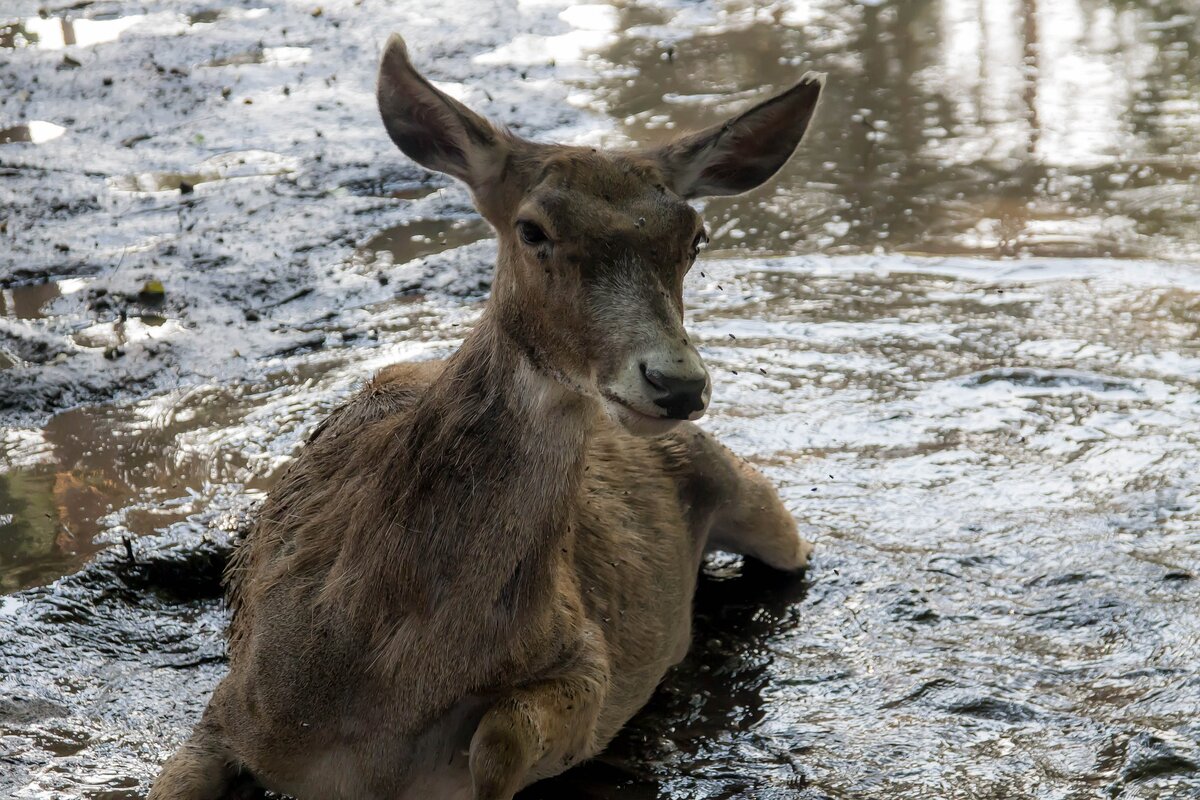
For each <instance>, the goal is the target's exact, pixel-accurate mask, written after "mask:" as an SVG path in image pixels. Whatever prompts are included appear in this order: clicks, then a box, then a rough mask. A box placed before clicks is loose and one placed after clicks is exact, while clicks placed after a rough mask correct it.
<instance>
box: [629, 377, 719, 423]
mask: <svg viewBox="0 0 1200 800" xmlns="http://www.w3.org/2000/svg"><path fill="white" fill-rule="evenodd" d="M641 368H642V377H644V378H645V379H646V383H648V384H650V385H651V386H653V387H654V388H655V389H657V390H658V391H660V392H662V393H663V396H662V397H658V398H655V400H654V404H655V405H656V406H658V407H659V408H661V409H662V410H664V411H666V412H667V414H666V415H667V416H668V417H671V418H672V419H687V418H688V417H690V416H691V415H692V412H693V411H700V410H701V409H703V408H704V388H705V387H706V386H707V385H708V379H707V378H705V377H704V376H701V377H699V378H696V377H692V376H682V377H681V376H677V375H668V374H666V373H665V372H661V371H660V370H656V369H648V368H647V367H646V365H645V364H642V365H641Z"/></svg>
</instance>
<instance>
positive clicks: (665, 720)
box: [0, 0, 1200, 800]
mask: <svg viewBox="0 0 1200 800" xmlns="http://www.w3.org/2000/svg"><path fill="white" fill-rule="evenodd" d="M391 30H398V31H401V32H403V33H404V34H405V35H406V36H407V37H408V39H409V42H410V45H411V47H412V49H413V51H414V57H415V59H416V61H417V62H418V64H420V65H422V66H423V67H424V68H426V69H427V70H428V72H429V73H430V74H431V75H432V76H433V77H434V78H435V79H437V80H438V81H439V82H440V83H441V85H443V86H444V87H447V88H448V89H449V90H450V91H452V92H454V93H456V94H458V95H459V96H461V97H462V98H463V99H464V100H466V101H467V102H469V103H470V104H472V105H473V106H475V107H476V108H478V109H480V110H481V111H483V112H484V113H487V114H488V115H490V116H492V117H493V118H495V119H497V120H500V121H503V122H506V123H508V124H509V125H510V126H512V127H513V128H514V129H515V130H517V131H518V132H519V133H522V134H525V135H530V136H538V137H545V138H557V139H563V140H570V141H592V142H603V143H615V144H619V143H622V142H627V141H630V140H632V141H650V140H658V139H661V138H663V137H666V136H669V135H670V134H671V132H672V129H673V128H686V127H690V126H696V125H700V124H704V123H706V122H707V121H710V120H713V119H716V118H718V117H719V116H720V115H722V114H724V113H728V112H732V111H733V110H736V109H738V108H740V107H742V106H744V104H746V103H747V102H749V101H750V99H751V98H753V97H758V96H760V90H764V89H765V90H769V89H772V88H782V87H784V86H786V85H787V84H788V83H789V82H791V81H792V80H794V79H795V78H796V77H798V75H799V74H800V73H801V72H803V71H804V70H805V69H809V68H815V69H821V70H824V71H827V72H828V73H829V75H830V81H829V85H828V90H827V97H826V99H825V101H824V103H823V107H822V112H821V117H820V119H819V122H818V124H817V126H816V127H815V128H814V130H813V131H812V133H811V136H810V139H809V141H808V142H807V144H806V145H805V149H804V152H803V153H802V154H801V156H800V157H799V158H797V159H796V160H795V161H794V162H793V163H792V164H791V165H789V167H788V168H787V169H786V171H785V173H784V174H783V175H781V177H780V178H779V179H778V180H777V181H776V182H775V183H774V184H772V186H770V187H768V188H767V189H765V190H762V191H759V192H757V193H755V194H753V195H751V196H748V197H745V198H735V199H731V200H722V201H714V202H711V203H710V204H709V205H708V207H707V209H706V216H707V218H708V220H709V228H710V230H711V231H712V233H713V247H712V249H711V251H710V253H709V255H708V257H707V259H706V260H704V261H702V262H701V263H700V264H699V265H698V267H697V268H696V270H695V271H694V272H693V274H692V276H691V278H690V283H689V287H690V288H689V291H688V297H687V300H688V304H689V308H690V310H691V311H690V313H691V327H692V329H693V331H694V333H695V337H696V338H697V339H698V340H699V341H700V342H701V343H702V345H703V347H702V350H703V353H704V355H705V358H706V359H707V361H708V363H709V365H710V367H711V368H712V370H713V375H714V380H715V385H716V388H715V392H714V403H713V407H712V411H711V414H710V417H709V418H708V420H707V422H706V423H705V424H706V426H707V427H708V428H709V429H710V430H712V431H714V432H716V433H717V434H719V435H720V436H721V437H722V438H723V439H724V440H725V441H726V442H727V443H728V444H729V445H730V446H731V447H733V448H734V449H735V450H737V451H738V452H740V453H742V454H744V455H746V456H748V457H750V458H752V459H753V460H754V461H755V462H757V463H758V464H760V465H761V466H762V467H763V469H764V470H766V471H767V472H768V473H769V474H770V475H771V476H772V477H773V478H774V479H775V480H776V481H777V482H778V484H779V485H780V486H781V488H782V492H783V495H784V497H785V499H786V501H787V503H788V505H789V506H790V508H791V509H792V510H793V511H794V512H795V514H796V516H797V518H798V519H799V520H800V522H801V525H802V527H803V529H804V530H805V531H806V533H807V534H808V535H809V536H810V538H813V539H815V540H816V541H817V544H818V549H817V555H816V559H815V561H814V563H813V566H812V569H811V570H810V571H809V573H808V575H807V576H805V577H804V578H801V579H795V578H787V577H782V576H777V575H772V574H770V573H768V572H766V571H764V570H762V569H761V568H757V567H756V566H755V565H753V564H743V563H742V562H740V561H739V560H736V559H726V558H717V559H714V560H713V561H712V563H711V564H710V565H709V566H708V568H707V572H706V578H705V580H704V582H703V585H702V588H701V592H700V597H699V598H698V601H697V602H698V611H697V613H698V626H697V638H696V643H695V647H694V649H693V653H692V655H691V656H690V657H689V659H688V661H687V662H686V663H685V664H684V665H683V666H681V667H680V668H679V669H678V670H677V671H676V672H674V673H673V674H672V675H671V676H669V678H668V679H667V681H666V682H665V684H664V686H663V688H662V690H661V691H660V693H659V695H658V696H657V697H656V698H655V700H654V701H653V702H652V704H651V706H650V707H649V708H648V709H647V710H646V711H645V712H644V713H643V714H642V715H641V716H640V717H638V719H637V720H636V721H635V722H634V723H633V724H632V725H631V726H630V728H629V730H628V731H627V732H626V733H625V734H623V735H622V737H621V738H620V739H619V740H618V742H616V743H615V744H614V746H613V747H612V748H611V751H610V752H609V753H608V754H606V755H605V756H604V757H603V758H601V759H599V760H598V761H597V762H596V763H594V764H591V765H588V766H586V767H584V768H581V769H578V770H575V771H574V772H572V773H569V774H567V775H566V776H564V777H562V778H560V779H559V780H557V781H555V782H552V783H550V784H547V785H544V786H539V787H535V788H534V789H532V790H530V791H529V792H528V793H527V795H526V797H527V798H545V800H550V799H551V798H563V797H572V798H574V797H583V798H617V797H620V798H635V800H636V799H637V798H680V799H683V798H754V799H755V800H757V799H758V798H813V799H814V800H815V798H876V797H878V798H909V799H911V800H925V799H926V798H935V797H936V798H997V799H999V798H1046V799H1047V800H1075V799H1076V798H1093V797H1120V798H1147V799H1149V798H1154V800H1167V799H1179V800H1181V799H1182V798H1196V797H1200V670H1198V668H1197V664H1198V663H1200V587H1198V583H1197V580H1198V579H1200V566H1198V565H1200V490H1198V489H1197V486H1196V478H1195V475H1196V473H1197V468H1198V467H1200V337H1198V335H1197V327H1198V325H1200V178H1198V177H1197V176H1198V175H1200V145H1198V144H1197V143H1198V142H1200V58H1198V57H1197V56H1198V55H1200V54H1197V52H1196V47H1197V45H1196V42H1197V41H1198V40H1200V9H1198V8H1197V6H1196V4H1195V3H1192V2H1184V1H1183V0H1180V1H1179V2H1171V1H1170V0H1164V1H1163V2H1145V3H1137V2H1116V1H1115V0H1113V1H1111V2H1103V1H1101V0H1059V2H1048V1H1047V0H1043V1H1042V2H1034V0H1023V1H1022V0H996V1H995V2H993V0H988V2H986V3H984V2H983V1H982V0H975V2H971V0H942V2H929V3H904V2H887V1H886V0H884V1H883V2H880V1H879V0H872V2H870V3H865V2H864V3H853V2H844V1H843V0H836V1H835V0H826V1H825V2H820V1H815V2H801V0H795V2H782V1H780V2H761V3H751V2H745V1H744V0H727V1H726V2H712V3H697V2H686V1H685V0H675V1H674V2H670V1H669V2H662V3H659V2H636V3H635V2H625V3H616V4H611V5H610V4H596V5H570V4H569V2H560V1H559V0H520V2H496V3H478V2H467V0H449V2H442V3H437V4H433V5H432V6H431V5H429V4H420V5H418V4H415V3H414V4H409V3H397V2H384V0H329V1H328V2H325V1H322V2H317V1H316V0H313V1H312V2H299V1H298V0H248V1H247V2H240V3H238V2H219V0H211V1H210V2H204V1H203V0H201V1H200V2H187V1H186V0H148V2H136V3H134V2H120V3H118V2H88V0H83V2H61V0H49V1H48V2H27V1H26V0H7V2H5V3H3V4H2V5H0V424H2V428H0V797H6V798H7V797H14V798H92V799H94V800H100V799H101V798H104V799H105V800H109V799H116V798H134V797H140V796H141V795H142V793H143V792H144V790H145V787H146V786H147V785H148V782H149V780H150V778H151V777H152V776H153V774H154V772H155V769H156V765H157V764H158V763H159V762H160V760H161V759H162V758H164V757H165V756H166V755H167V754H168V753H169V752H170V751H171V750H172V749H173V747H174V746H175V745H176V744H177V743H178V742H179V740H180V739H181V737H182V736H184V735H185V733H186V731H187V729H188V727H189V726H190V724H191V723H192V722H193V721H194V720H195V718H196V717H197V715H198V714H199V711H200V709H201V708H202V707H203V704H204V701H205V699H206V694H207V692H208V691H209V689H210V688H211V687H212V685H213V684H214V682H215V681H216V680H218V679H219V677H220V675H221V674H222V671H223V669H224V666H223V644H222V639H221V631H222V628H223V625H224V615H223V614H224V612H223V609H222V607H221V604H220V600H219V597H220V589H219V574H220V569H221V566H222V565H223V563H224V560H225V559H226V558H227V556H228V553H229V549H230V546H231V539H232V538H234V537H235V536H236V535H237V531H238V530H239V529H240V528H241V526H242V525H244V521H245V515H246V513H247V512H248V511H249V510H251V509H252V508H253V505H254V503H255V502H256V501H257V500H258V499H259V498H261V496H262V493H263V492H264V491H265V490H266V489H267V488H268V487H269V486H270V484H271V481H272V478H273V476H275V475H277V474H278V472H279V470H280V469H281V468H282V466H283V465H284V464H286V463H287V461H288V459H289V458H291V457H292V456H293V454H294V453H295V451H296V448H297V447H298V446H299V443H300V442H301V441H302V440H303V437H304V436H305V435H306V433H307V432H308V431H309V430H311V429H312V427H313V426H314V425H315V424H316V423H317V422H319V421H320V419H321V418H322V417H323V415H324V414H325V413H327V412H328V410H329V409H330V408H332V407H333V406H335V405H336V404H337V403H338V402H340V401H341V400H342V399H343V398H345V397H346V396H347V394H348V393H350V392H351V391H353V389H354V387H355V386H356V385H357V384H359V383H360V382H361V381H362V380H363V379H364V377H366V376H367V375H369V374H370V372H371V371H372V370H374V369H377V368H379V367H380V366H383V365H386V364H388V363H390V362H392V361H396V360H402V359H410V358H428V357H434V356H438V355H443V354H445V353H446V352H448V351H449V350H450V349H452V348H453V347H454V345H455V344H456V342H457V341H458V340H459V338H460V337H461V331H462V330H463V328H464V327H466V326H468V325H470V324H471V322H472V320H473V319H474V317H475V315H476V314H477V313H478V301H479V300H480V299H481V298H482V297H483V296H484V295H485V294H486V291H487V283H488V277H489V273H490V263H491V259H492V257H493V255H494V248H493V247H492V245H491V244H490V242H489V231H488V229H487V226H486V225H485V224H484V223H482V221H481V220H479V218H478V217H477V216H476V215H475V214H474V213H473V211H472V210H471V208H470V205H469V201H468V198H467V196H466V194H465V193H464V192H463V191H462V190H461V189H460V188H458V187H457V186H454V185H452V184H450V183H449V182H448V181H447V180H445V179H442V178H440V177H436V176H432V175H430V174H428V173H426V172H425V171H423V170H421V169H418V168H416V167H414V166H413V165H412V164H411V163H409V162H407V161H406V160H405V159H404V158H403V157H402V156H400V155H399V153H397V152H396V151H395V150H394V149H393V148H392V146H391V144H390V142H388V141H387V139H386V137H385V136H384V134H383V131H382V128H381V126H380V125H379V123H378V122H377V119H376V115H375V111H374V103H373V94H372V90H373V86H372V84H373V78H374V62H375V59H376V57H377V53H378V48H379V46H380V45H381V43H382V41H383V39H384V37H385V34H386V32H388V31H391ZM529 31H536V32H537V33H536V34H530V33H529ZM153 281H158V282H160V283H161V286H162V289H163V293H162V294H161V295H160V294H159V293H158V292H157V291H155V289H156V288H157V287H155V286H154V284H153V283H152V282H153ZM146 290H149V291H146ZM126 543H127V544H126ZM110 545H111V547H110ZM106 547H108V548H109V549H103V548H106ZM98 551H102V552H99V554H97V553H98Z"/></svg>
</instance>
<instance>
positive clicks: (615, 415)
mask: <svg viewBox="0 0 1200 800" xmlns="http://www.w3.org/2000/svg"><path fill="white" fill-rule="evenodd" d="M603 395H604V411H605V413H606V414H607V415H608V417H609V418H610V419H612V420H615V421H616V422H618V423H619V424H620V425H621V427H622V428H624V429H625V430H627V431H629V432H630V433H632V434H635V435H637V436H658V435H660V434H664V433H668V432H670V431H671V430H673V429H674V428H675V427H677V426H678V425H679V423H680V422H681V420H678V419H673V418H671V417H667V416H664V415H662V414H647V413H646V412H644V411H639V410H638V409H636V408H634V407H633V406H632V405H630V404H629V403H627V402H625V401H624V400H622V399H621V398H620V397H617V396H616V395H615V394H612V393H611V392H604V393H603Z"/></svg>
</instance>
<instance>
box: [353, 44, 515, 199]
mask: <svg viewBox="0 0 1200 800" xmlns="http://www.w3.org/2000/svg"><path fill="white" fill-rule="evenodd" d="M376 97H377V99H378V101H379V112H380V115H381V116H382V117H383V125H384V127H385V128H386V129H387V132H388V135H389V136H391V137H392V141H393V142H395V143H396V146H397V147H399V148H400V149H401V150H402V151H403V152H404V154H405V155H407V156H408V157H409V158H411V159H412V160H413V161H416V162H417V163H418V164H420V165H421V166H423V167H427V168H428V169H432V170H436V171H437V172H444V173H446V174H447V175H451V176H453V177H455V178H458V179H459V180H461V181H463V182H464V183H466V184H467V185H468V186H470V187H471V188H473V189H474V188H477V187H479V186H481V185H482V184H484V183H485V182H486V181H487V180H489V179H490V178H491V177H493V176H494V175H495V174H496V172H497V170H498V169H499V168H501V167H502V165H503V163H504V158H505V147H506V140H507V137H506V136H505V135H504V134H503V133H502V132H500V131H498V130H497V129H496V128H495V127H493V126H492V124H491V123H490V122H488V121H487V120H486V119H484V118H483V117H481V116H479V115H478V114H476V113H475V112H474V111H472V110H471V109H469V108H467V107H466V106H465V105H463V104H462V103H460V102H458V101H457V100H455V99H454V98H453V97H450V96H449V95H447V94H445V93H444V92H442V91H440V90H439V89H437V87H435V86H434V85H433V84H431V83H430V82H429V81H428V80H426V79H425V77H424V76H423V75H421V74H420V73H419V72H417V70H416V68H414V67H413V65H412V62H411V61H410V60H409V57H408V47H407V46H406V45H405V43H404V39H403V38H401V37H400V35H399V34H395V33H393V34H392V35H391V36H390V37H389V38H388V41H387V45H386V46H385V47H384V49H383V57H382V58H381V59H380V62H379V82H378V85H377V88H376Z"/></svg>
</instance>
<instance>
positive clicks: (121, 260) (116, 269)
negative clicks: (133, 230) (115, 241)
mask: <svg viewBox="0 0 1200 800" xmlns="http://www.w3.org/2000/svg"><path fill="white" fill-rule="evenodd" d="M128 251H129V245H125V246H124V247H122V248H121V257H120V258H118V259H117V265H116V266H115V267H113V271H112V272H110V273H109V274H108V277H110V278H112V277H115V276H116V274H117V273H118V272H120V271H121V265H122V264H124V263H125V253H127V252H128Z"/></svg>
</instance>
